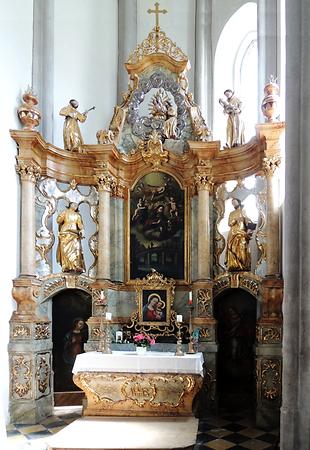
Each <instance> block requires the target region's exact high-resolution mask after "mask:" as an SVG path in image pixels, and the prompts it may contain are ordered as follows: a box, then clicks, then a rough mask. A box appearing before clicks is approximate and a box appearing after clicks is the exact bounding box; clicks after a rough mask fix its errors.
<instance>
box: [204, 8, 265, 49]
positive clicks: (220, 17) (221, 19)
mask: <svg viewBox="0 0 310 450" xmlns="http://www.w3.org/2000/svg"><path fill="white" fill-rule="evenodd" d="M252 1H253V2H254V3H257V2H256V1H255V0H251V2H252ZM245 3H248V0H213V2H212V43H213V45H212V52H213V58H214V54H215V50H216V46H217V42H218V39H219V37H220V34H221V32H222V30H223V27H224V26H225V24H226V22H227V21H228V20H229V18H230V17H231V16H232V15H233V14H234V13H235V12H236V11H237V10H238V9H239V8H240V7H241V6H242V5H244V4H245ZM240 25H241V26H242V24H240Z"/></svg>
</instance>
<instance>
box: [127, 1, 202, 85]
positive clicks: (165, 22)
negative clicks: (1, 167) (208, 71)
mask: <svg viewBox="0 0 310 450" xmlns="http://www.w3.org/2000/svg"><path fill="white" fill-rule="evenodd" d="M137 2H138V11H137V14H138V17H137V28H138V30H137V41H138V42H141V41H142V40H143V39H145V38H146V36H147V35H148V34H149V32H150V30H151V29H152V28H154V26H155V15H154V14H148V13H147V10H148V9H149V8H150V9H154V1H153V0H147V1H146V0H137ZM160 9H166V10H167V11H168V13H167V14H160V15H159V25H160V27H161V29H162V30H163V31H164V32H165V33H167V34H168V35H169V37H170V38H171V40H172V41H173V42H176V43H177V45H178V47H180V48H181V49H182V50H183V52H184V53H185V54H186V55H187V56H188V57H189V60H190V62H191V67H192V68H191V70H190V71H189V73H188V81H189V88H190V91H194V70H195V2H193V0H162V1H161V2H160ZM133 50H134V49H133Z"/></svg>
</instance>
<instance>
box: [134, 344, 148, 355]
mask: <svg viewBox="0 0 310 450" xmlns="http://www.w3.org/2000/svg"><path fill="white" fill-rule="evenodd" d="M146 351H147V347H142V346H141V345H136V353H137V355H145V353H146Z"/></svg>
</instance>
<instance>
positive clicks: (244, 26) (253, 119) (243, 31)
mask: <svg viewBox="0 0 310 450" xmlns="http://www.w3.org/2000/svg"><path fill="white" fill-rule="evenodd" d="M257 71H258V63H257V7H256V4H255V3H252V2H249V3H246V4H245V5H243V6H242V7H241V8H240V9H238V11H237V12H235V13H234V14H233V15H232V16H231V18H230V19H229V20H228V22H227V23H226V24H225V26H224V28H223V31H222V33H221V35H220V38H219V40H218V44H217V47H216V52H215V60H214V114H213V117H214V121H213V123H214V126H213V137H214V139H220V140H221V141H222V144H225V142H226V117H225V115H224V114H223V110H222V107H221V106H220V105H219V103H218V99H219V98H223V93H224V91H225V89H233V90H234V91H235V93H236V95H237V97H238V98H240V99H241V100H242V103H243V120H244V122H245V137H246V140H249V139H250V138H251V137H252V136H254V135H255V129H254V126H255V124H256V123H257V120H258V104H257Z"/></svg>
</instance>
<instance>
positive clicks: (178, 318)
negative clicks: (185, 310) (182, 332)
mask: <svg viewBox="0 0 310 450" xmlns="http://www.w3.org/2000/svg"><path fill="white" fill-rule="evenodd" d="M182 320H183V317H182V314H177V322H179V323H180V322H182Z"/></svg>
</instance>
